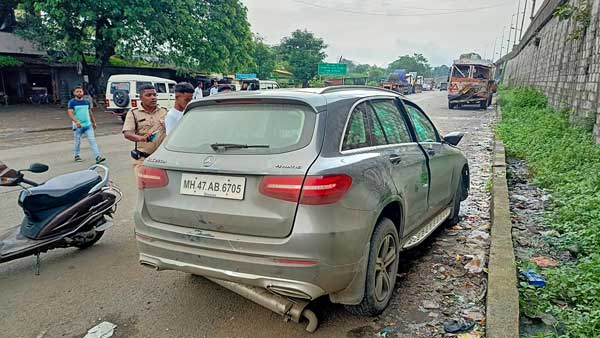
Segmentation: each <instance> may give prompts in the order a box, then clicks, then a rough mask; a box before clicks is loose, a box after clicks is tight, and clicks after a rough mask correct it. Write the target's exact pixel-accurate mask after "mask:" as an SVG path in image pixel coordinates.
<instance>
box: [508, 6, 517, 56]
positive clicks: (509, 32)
mask: <svg viewBox="0 0 600 338" xmlns="http://www.w3.org/2000/svg"><path fill="white" fill-rule="evenodd" d="M514 20H515V15H514V14H513V15H512V18H511V19H510V28H509V29H508V46H506V52H507V53H508V52H509V50H511V48H510V37H511V35H512V30H513V29H514V28H515V27H513V21H514Z"/></svg>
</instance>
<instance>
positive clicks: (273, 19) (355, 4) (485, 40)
mask: <svg viewBox="0 0 600 338" xmlns="http://www.w3.org/2000/svg"><path fill="white" fill-rule="evenodd" d="M525 1H526V0H521V7H523V6H524V4H525ZM242 2H243V3H244V4H245V5H246V7H247V8H248V19H249V21H250V24H251V25H252V27H251V29H252V31H253V32H255V33H259V34H260V35H262V36H263V37H264V38H265V40H266V42H267V43H269V44H277V43H279V41H280V40H281V38H282V37H284V36H287V35H289V34H290V33H291V32H292V31H294V30H296V29H298V28H300V29H307V30H309V31H311V32H313V33H315V34H316V35H317V36H319V37H321V38H323V39H324V40H325V43H327V45H328V48H327V50H326V52H327V55H328V57H327V60H328V61H329V62H336V61H337V60H338V59H339V57H340V56H343V57H344V58H347V59H350V60H353V61H355V62H357V63H369V64H377V65H379V66H385V65H387V64H388V63H390V62H392V61H394V60H395V59H396V58H397V57H398V56H400V55H405V54H411V55H412V54H413V53H422V54H423V55H425V57H427V58H428V59H429V60H430V63H431V64H432V65H434V66H437V65H440V64H447V65H449V64H451V63H452V60H453V59H455V58H457V57H458V56H459V55H460V54H461V53H467V52H473V51H474V52H477V53H479V54H481V55H482V56H484V54H486V56H487V57H488V58H490V57H491V54H492V51H493V47H494V39H497V40H498V43H497V54H498V52H499V51H500V42H499V40H500V36H501V34H502V28H503V27H504V26H508V24H509V23H510V21H511V16H512V15H513V13H515V12H516V11H517V10H516V9H517V5H518V2H519V0H395V1H394V0H362V1H361V0H328V1H325V0H277V1H275V0H242ZM541 2H542V0H538V5H537V7H539V6H540V5H539V4H540V3H541ZM531 3H532V0H529V1H528V9H527V14H526V18H525V29H526V28H527V25H528V23H529V15H530V11H531V9H530V7H531ZM521 10H522V9H521ZM520 24H521V19H520V18H519V25H520ZM512 36H514V32H513V35H512ZM506 39H508V38H507V36H505V40H506ZM511 44H512V42H511ZM504 46H505V48H506V41H505V42H504Z"/></svg>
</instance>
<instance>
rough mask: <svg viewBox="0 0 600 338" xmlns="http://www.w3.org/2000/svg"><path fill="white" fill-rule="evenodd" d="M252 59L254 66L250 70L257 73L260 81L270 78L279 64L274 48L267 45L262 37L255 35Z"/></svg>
mask: <svg viewBox="0 0 600 338" xmlns="http://www.w3.org/2000/svg"><path fill="white" fill-rule="evenodd" d="M251 57H252V60H253V62H254V66H253V67H251V68H250V70H251V71H252V72H254V73H256V75H257V76H258V78H259V79H266V78H269V77H270V76H271V74H272V73H273V69H275V65H276V64H277V55H276V53H275V50H274V49H273V47H271V46H269V45H267V44H266V43H265V42H264V40H263V38H262V37H260V36H257V35H255V36H254V43H253V47H252V52H251Z"/></svg>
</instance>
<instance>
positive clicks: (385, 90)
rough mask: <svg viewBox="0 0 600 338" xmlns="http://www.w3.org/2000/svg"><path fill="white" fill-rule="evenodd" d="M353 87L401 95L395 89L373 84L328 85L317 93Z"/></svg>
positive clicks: (351, 88)
mask: <svg viewBox="0 0 600 338" xmlns="http://www.w3.org/2000/svg"><path fill="white" fill-rule="evenodd" d="M355 89H362V90H375V91H383V92H387V93H393V94H396V95H401V96H403V95H402V94H400V93H398V92H396V91H393V90H391V89H385V88H381V87H373V86H356V85H342V86H329V87H325V88H323V89H322V90H321V91H320V92H319V94H327V93H333V92H339V91H344V90H355Z"/></svg>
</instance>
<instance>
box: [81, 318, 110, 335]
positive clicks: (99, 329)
mask: <svg viewBox="0 0 600 338" xmlns="http://www.w3.org/2000/svg"><path fill="white" fill-rule="evenodd" d="M116 327H117V326H116V325H115V324H113V323H110V322H102V323H100V324H98V325H96V326H94V327H93V328H91V329H89V330H88V332H87V334H86V335H85V336H84V337H83V338H109V337H111V336H112V335H113V334H114V333H115V328H116Z"/></svg>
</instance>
